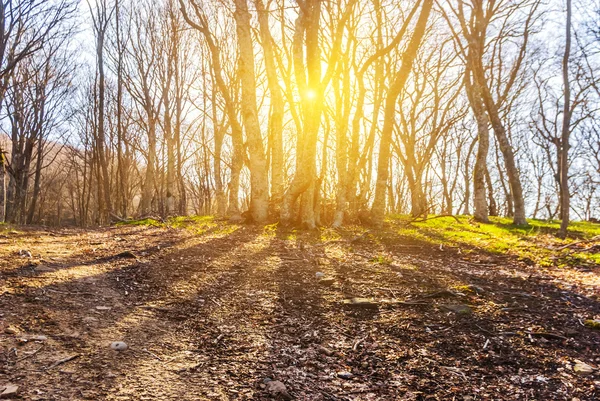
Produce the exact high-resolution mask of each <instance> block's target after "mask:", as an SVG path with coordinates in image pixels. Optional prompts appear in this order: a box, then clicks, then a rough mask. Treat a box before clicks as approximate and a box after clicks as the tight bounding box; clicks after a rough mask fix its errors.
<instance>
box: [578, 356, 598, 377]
mask: <svg viewBox="0 0 600 401" xmlns="http://www.w3.org/2000/svg"><path fill="white" fill-rule="evenodd" d="M595 370H596V369H594V368H593V367H592V366H590V365H588V364H587V363H585V362H583V361H580V360H577V359H576V360H575V365H573V372H575V373H577V374H580V375H591V374H592V373H594V371H595Z"/></svg>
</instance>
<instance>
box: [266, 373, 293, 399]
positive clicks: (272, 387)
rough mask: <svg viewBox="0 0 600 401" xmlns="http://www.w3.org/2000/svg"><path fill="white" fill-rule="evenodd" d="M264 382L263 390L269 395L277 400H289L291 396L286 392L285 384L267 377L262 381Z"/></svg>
mask: <svg viewBox="0 0 600 401" xmlns="http://www.w3.org/2000/svg"><path fill="white" fill-rule="evenodd" d="M263 382H264V383H265V390H266V391H267V393H269V395H271V396H272V397H273V398H275V399H279V400H291V399H292V396H291V395H290V393H288V391H287V388H286V387H285V384H283V383H282V382H280V381H279V380H271V379H269V378H267V379H265V380H264V381H263Z"/></svg>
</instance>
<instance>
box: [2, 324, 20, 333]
mask: <svg viewBox="0 0 600 401" xmlns="http://www.w3.org/2000/svg"><path fill="white" fill-rule="evenodd" d="M4 333H6V334H19V330H18V329H17V328H16V327H15V326H8V327H7V328H5V329H4Z"/></svg>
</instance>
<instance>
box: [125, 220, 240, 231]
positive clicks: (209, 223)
mask: <svg viewBox="0 0 600 401" xmlns="http://www.w3.org/2000/svg"><path fill="white" fill-rule="evenodd" d="M117 225H118V226H148V227H171V228H180V229H185V230H189V231H191V232H193V233H194V234H198V235H200V234H205V233H207V232H208V231H211V232H213V233H215V234H231V233H232V232H234V231H236V230H237V229H238V228H239V226H238V225H236V224H223V223H219V222H218V221H216V220H215V218H214V216H177V217H170V218H168V219H167V220H166V221H164V222H162V221H159V220H155V219H141V220H130V221H122V222H119V223H117Z"/></svg>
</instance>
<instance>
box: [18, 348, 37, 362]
mask: <svg viewBox="0 0 600 401" xmlns="http://www.w3.org/2000/svg"><path fill="white" fill-rule="evenodd" d="M42 348H44V344H42V346H41V347H39V348H38V349H36V350H35V351H33V352H32V353H31V354H27V355H25V356H23V357H21V358H19V359H17V362H21V361H23V360H25V359H27V358H31V357H32V356H34V355H35V354H37V353H38V352H40V351H41V350H42Z"/></svg>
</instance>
